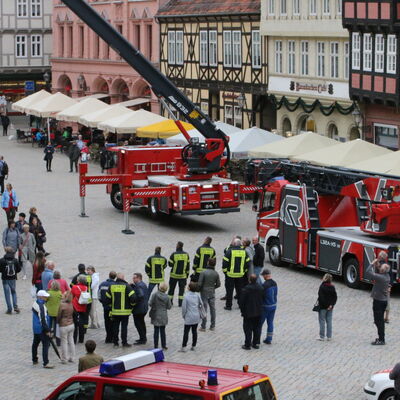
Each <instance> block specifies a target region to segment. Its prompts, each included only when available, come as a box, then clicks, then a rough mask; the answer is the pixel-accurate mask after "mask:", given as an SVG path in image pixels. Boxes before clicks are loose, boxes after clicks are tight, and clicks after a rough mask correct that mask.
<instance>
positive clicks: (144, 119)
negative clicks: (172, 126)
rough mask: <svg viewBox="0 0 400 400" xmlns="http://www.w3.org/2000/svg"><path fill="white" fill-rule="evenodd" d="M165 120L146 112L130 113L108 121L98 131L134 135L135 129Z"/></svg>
mask: <svg viewBox="0 0 400 400" xmlns="http://www.w3.org/2000/svg"><path fill="white" fill-rule="evenodd" d="M166 119H167V118H165V117H162V116H161V115H157V114H154V113H151V112H150V111H146V110H137V111H131V112H130V113H128V114H124V115H121V116H119V117H116V118H111V119H108V120H106V121H104V122H102V123H100V124H99V125H98V128H99V129H102V130H103V131H108V132H113V133H121V134H122V133H135V132H136V129H137V128H140V127H142V126H146V125H150V124H155V123H156V122H161V121H165V120H166Z"/></svg>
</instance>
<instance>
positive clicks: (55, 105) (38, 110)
mask: <svg viewBox="0 0 400 400" xmlns="http://www.w3.org/2000/svg"><path fill="white" fill-rule="evenodd" d="M73 104H76V100H74V99H72V98H71V97H68V96H66V95H65V94H62V93H55V94H52V95H51V96H48V97H46V98H45V99H44V100H41V101H39V102H34V103H32V104H30V105H29V106H28V107H26V109H25V113H27V114H32V115H35V116H37V117H43V118H47V117H54V115H55V114H57V113H59V112H60V111H62V110H65V109H66V108H67V107H70V106H72V105H73Z"/></svg>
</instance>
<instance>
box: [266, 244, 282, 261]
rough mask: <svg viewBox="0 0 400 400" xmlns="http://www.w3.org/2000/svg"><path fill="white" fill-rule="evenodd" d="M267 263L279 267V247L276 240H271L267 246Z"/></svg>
mask: <svg viewBox="0 0 400 400" xmlns="http://www.w3.org/2000/svg"><path fill="white" fill-rule="evenodd" d="M268 255H269V261H270V263H271V264H272V265H275V266H276V267H280V266H281V265H282V261H281V245H280V243H279V240H278V239H273V240H272V241H271V242H270V244H269V246H268Z"/></svg>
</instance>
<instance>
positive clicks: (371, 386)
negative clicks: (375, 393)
mask: <svg viewBox="0 0 400 400" xmlns="http://www.w3.org/2000/svg"><path fill="white" fill-rule="evenodd" d="M367 385H368V386H369V387H370V388H373V387H374V386H375V381H374V380H373V379H370V380H369V381H368V383H367Z"/></svg>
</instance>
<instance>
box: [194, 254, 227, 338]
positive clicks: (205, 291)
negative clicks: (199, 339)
mask: <svg viewBox="0 0 400 400" xmlns="http://www.w3.org/2000/svg"><path fill="white" fill-rule="evenodd" d="M215 264H216V259H215V258H209V259H208V264H207V268H206V269H205V270H204V271H201V272H200V276H199V281H198V283H197V285H198V289H199V292H200V296H201V300H202V301H203V306H204V313H205V314H206V317H205V318H203V319H202V320H201V328H200V329H199V330H200V331H201V332H204V331H205V330H206V325H207V308H208V306H210V315H211V325H210V331H213V330H214V329H215V317H216V312H215V289H217V288H219V287H220V286H221V281H220V279H219V275H218V272H217V271H216V270H215Z"/></svg>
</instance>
